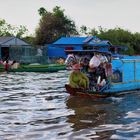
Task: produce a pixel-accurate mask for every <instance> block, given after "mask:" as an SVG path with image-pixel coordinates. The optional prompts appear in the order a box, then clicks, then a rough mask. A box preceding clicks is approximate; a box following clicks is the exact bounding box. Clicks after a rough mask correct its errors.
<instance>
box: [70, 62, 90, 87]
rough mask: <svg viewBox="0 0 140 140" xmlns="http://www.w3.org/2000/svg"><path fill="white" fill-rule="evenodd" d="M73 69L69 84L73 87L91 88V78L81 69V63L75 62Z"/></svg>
mask: <svg viewBox="0 0 140 140" xmlns="http://www.w3.org/2000/svg"><path fill="white" fill-rule="evenodd" d="M72 69H73V71H72V73H71V74H70V77H69V84H70V86H71V87H73V88H82V89H87V88H89V79H88V77H87V76H86V75H85V74H84V73H82V72H81V71H80V65H79V64H75V65H73V67H72Z"/></svg>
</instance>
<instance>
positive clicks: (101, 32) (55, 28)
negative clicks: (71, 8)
mask: <svg viewBox="0 0 140 140" xmlns="http://www.w3.org/2000/svg"><path fill="white" fill-rule="evenodd" d="M64 12H65V10H64V9H62V8H61V7H59V6H56V7H54V8H53V10H52V12H50V11H47V10H46V9H45V8H44V7H41V8H40V9H38V14H39V15H40V20H39V23H38V26H37V28H36V30H35V34H34V35H30V36H28V35H26V34H27V32H28V29H27V28H26V27H25V26H23V25H21V26H19V27H15V26H12V25H10V24H8V23H6V21H5V20H4V19H1V20H0V36H16V37H18V38H21V39H24V40H25V41H27V42H28V43H31V44H32V45H40V46H41V45H45V44H51V43H53V42H54V41H56V40H57V39H59V38H60V37H62V36H63V37H70V36H81V35H84V36H97V37H99V38H100V39H103V40H109V41H110V42H111V43H112V44H113V45H119V46H127V47H128V50H127V51H125V52H124V53H126V54H130V55H133V54H140V53H139V52H140V33H139V32H136V33H132V32H130V31H128V30H126V29H122V28H120V27H116V28H114V29H105V28H102V27H98V29H95V28H94V27H91V28H88V27H86V26H85V25H83V26H81V27H80V28H79V29H78V27H77V26H76V24H75V22H74V21H73V20H72V19H71V18H70V17H68V16H67V15H65V13H64Z"/></svg>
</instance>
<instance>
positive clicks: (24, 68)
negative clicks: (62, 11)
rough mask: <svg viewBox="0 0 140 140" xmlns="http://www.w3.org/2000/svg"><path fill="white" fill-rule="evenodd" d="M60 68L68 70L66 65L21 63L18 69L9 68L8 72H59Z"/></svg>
mask: <svg viewBox="0 0 140 140" xmlns="http://www.w3.org/2000/svg"><path fill="white" fill-rule="evenodd" d="M60 70H66V67H65V65H41V66H39V65H38V66H31V65H25V66H24V65H23V66H22V65H21V67H20V68H17V69H9V70H8V72H58V71H60ZM0 71H1V72H4V68H3V67H1V68H0Z"/></svg>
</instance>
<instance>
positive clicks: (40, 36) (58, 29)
mask: <svg viewBox="0 0 140 140" xmlns="http://www.w3.org/2000/svg"><path fill="white" fill-rule="evenodd" d="M39 11H40V10H39ZM43 11H47V10H44V9H43ZM40 15H41V19H40V22H39V26H38V28H37V29H36V32H35V43H36V44H37V45H44V44H49V43H52V42H54V41H55V40H57V39H58V38H60V37H61V36H71V35H75V34H77V30H76V26H75V22H74V21H73V20H71V19H70V18H68V17H67V16H66V15H65V14H64V10H63V9H61V8H60V7H58V6H56V7H54V8H53V11H52V12H45V13H44V14H40Z"/></svg>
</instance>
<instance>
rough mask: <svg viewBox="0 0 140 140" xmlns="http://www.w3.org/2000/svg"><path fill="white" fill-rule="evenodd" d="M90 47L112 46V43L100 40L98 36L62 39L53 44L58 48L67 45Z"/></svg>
mask: <svg viewBox="0 0 140 140" xmlns="http://www.w3.org/2000/svg"><path fill="white" fill-rule="evenodd" d="M84 44H87V45H90V46H111V43H110V42H109V41H108V40H100V39H99V38H98V37H96V36H90V37H61V38H60V39H59V40H57V41H56V42H54V43H53V45H56V46H60V45H61V46H65V47H66V45H84Z"/></svg>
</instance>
